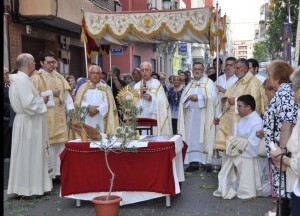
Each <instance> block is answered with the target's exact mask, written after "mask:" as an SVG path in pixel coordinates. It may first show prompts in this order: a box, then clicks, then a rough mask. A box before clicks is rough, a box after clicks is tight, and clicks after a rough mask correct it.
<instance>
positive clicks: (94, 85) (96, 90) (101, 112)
mask: <svg viewBox="0 0 300 216" xmlns="http://www.w3.org/2000/svg"><path fill="white" fill-rule="evenodd" d="M101 73H102V69H101V68H100V67H99V66H98V65H92V66H90V68H89V80H88V81H87V82H85V83H84V84H82V85H81V86H80V88H79V90H78V92H77V95H76V98H75V104H76V105H78V106H81V107H88V113H89V115H88V116H86V118H85V123H86V124H87V125H90V126H92V127H95V128H97V126H98V128H99V133H106V134H109V133H110V134H113V133H115V130H116V128H117V127H118V126H119V118H118V114H117V113H116V112H114V111H115V110H116V109H117V107H116V104H115V100H114V97H113V94H112V91H111V89H110V87H109V86H108V85H107V84H106V83H105V82H104V81H102V80H101V79H100V78H101Z"/></svg>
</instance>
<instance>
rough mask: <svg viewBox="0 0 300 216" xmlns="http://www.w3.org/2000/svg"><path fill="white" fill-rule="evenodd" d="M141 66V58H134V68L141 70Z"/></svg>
mask: <svg viewBox="0 0 300 216" xmlns="http://www.w3.org/2000/svg"><path fill="white" fill-rule="evenodd" d="M140 64H141V56H137V55H135V56H133V66H134V67H135V68H139V67H140Z"/></svg>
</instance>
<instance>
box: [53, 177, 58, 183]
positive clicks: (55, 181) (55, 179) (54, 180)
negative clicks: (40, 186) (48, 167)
mask: <svg viewBox="0 0 300 216" xmlns="http://www.w3.org/2000/svg"><path fill="white" fill-rule="evenodd" d="M53 183H55V184H60V176H55V178H54V179H53Z"/></svg>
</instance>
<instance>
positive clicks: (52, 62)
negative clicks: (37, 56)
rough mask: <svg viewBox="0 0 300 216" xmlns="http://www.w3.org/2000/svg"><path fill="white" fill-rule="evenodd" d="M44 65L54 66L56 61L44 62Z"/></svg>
mask: <svg viewBox="0 0 300 216" xmlns="http://www.w3.org/2000/svg"><path fill="white" fill-rule="evenodd" d="M44 62H45V63H47V64H48V65H50V64H53V65H54V64H56V63H57V61H44Z"/></svg>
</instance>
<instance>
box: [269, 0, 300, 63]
mask: <svg viewBox="0 0 300 216" xmlns="http://www.w3.org/2000/svg"><path fill="white" fill-rule="evenodd" d="M285 1H287V0H285ZM274 2H275V6H274V7H273V9H272V12H271V13H270V16H269V17H268V19H269V20H268V23H267V25H268V26H267V31H266V41H265V42H266V51H267V53H268V56H269V57H270V58H271V60H273V59H281V58H282V47H283V23H284V22H286V21H288V19H287V8H286V7H285V6H283V4H282V2H283V1H282V0H275V1H274ZM298 12H299V0H290V14H291V22H292V34H293V37H292V38H293V39H292V45H293V44H294V43H295V39H296V29H297V22H298Z"/></svg>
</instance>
